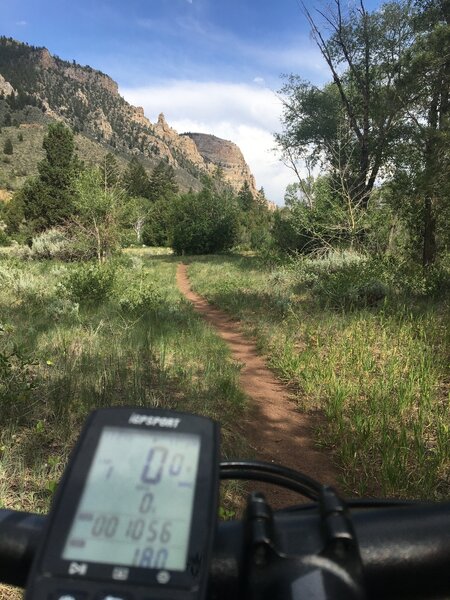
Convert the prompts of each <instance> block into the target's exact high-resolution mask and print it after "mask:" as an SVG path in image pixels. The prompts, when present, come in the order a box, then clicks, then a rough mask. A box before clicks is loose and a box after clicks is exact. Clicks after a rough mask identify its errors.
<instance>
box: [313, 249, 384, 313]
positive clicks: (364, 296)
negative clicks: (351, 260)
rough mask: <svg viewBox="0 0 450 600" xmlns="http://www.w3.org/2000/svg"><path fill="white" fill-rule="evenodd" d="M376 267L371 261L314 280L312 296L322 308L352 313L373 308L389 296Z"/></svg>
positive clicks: (341, 268) (350, 265)
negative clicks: (323, 306) (356, 309)
mask: <svg viewBox="0 0 450 600" xmlns="http://www.w3.org/2000/svg"><path fill="white" fill-rule="evenodd" d="M380 275H381V272H380V268H379V266H378V265H377V264H376V263H375V264H374V263H373V262H371V261H361V262H359V264H356V265H355V264H346V265H343V266H341V267H340V268H339V269H337V270H334V271H332V272H330V273H328V274H326V275H325V273H323V274H322V276H321V277H320V278H319V279H317V280H316V282H315V283H314V284H313V285H312V293H313V295H314V296H315V297H316V298H317V299H318V300H319V302H321V303H322V304H323V305H325V306H329V307H331V308H336V309H355V308H364V307H371V306H376V305H377V304H379V303H380V302H381V301H382V300H383V299H384V298H385V297H386V295H387V294H388V287H387V285H386V284H385V283H384V282H383V281H382V280H381V279H380Z"/></svg>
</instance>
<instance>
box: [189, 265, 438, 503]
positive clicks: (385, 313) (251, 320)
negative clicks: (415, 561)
mask: <svg viewBox="0 0 450 600" xmlns="http://www.w3.org/2000/svg"><path fill="white" fill-rule="evenodd" d="M313 267H314V268H313ZM306 272H307V273H306V275H307V277H306V276H305V265H304V264H297V265H295V264H292V265H290V266H285V267H276V268H273V269H268V268H264V267H262V266H261V264H260V263H259V262H258V261H257V259H255V258H252V257H232V256H230V257H214V258H203V259H199V260H196V261H195V262H193V263H192V264H191V266H190V271H189V273H190V277H191V280H192V282H193V285H194V288H195V289H196V291H197V292H199V293H201V294H203V295H205V296H206V297H207V298H208V299H209V300H210V301H212V302H213V303H215V304H217V305H218V306H220V307H222V308H224V309H225V310H227V311H229V312H230V313H232V314H234V315H235V316H237V317H238V318H240V319H242V320H243V322H244V324H245V326H246V328H247V329H248V331H249V332H250V333H251V334H253V335H255V336H256V337H257V340H258V343H259V344H260V347H261V350H263V351H264V352H266V353H267V354H268V356H269V360H270V363H271V365H272V366H273V367H274V368H275V369H276V370H277V371H278V373H279V374H280V375H281V377H282V378H283V379H284V380H286V381H288V382H289V383H291V384H294V385H295V386H296V387H297V389H298V403H299V406H300V407H301V408H302V409H306V410H317V409H319V410H320V411H322V412H323V413H324V414H325V415H326V424H325V425H324V427H323V429H322V430H321V431H320V432H318V433H319V435H318V438H319V440H320V442H321V443H322V444H324V445H326V446H327V447H329V448H331V449H332V450H333V452H334V456H335V457H336V460H337V462H338V464H339V465H340V467H341V474H342V480H343V483H344V485H345V487H346V489H347V491H348V493H349V494H355V493H356V494H361V495H378V496H379V495H383V496H399V497H415V498H429V499H440V498H444V497H449V496H450V481H449V478H448V477H449V472H450V427H449V424H450V403H449V386H448V384H449V379H450V372H449V368H448V365H449V360H448V359H449V348H450V332H449V329H448V323H449V322H450V319H449V317H450V314H449V312H450V311H449V306H448V303H446V302H444V301H442V300H441V301H439V302H438V301H427V302H425V301H420V300H416V301H412V300H411V299H405V298H402V297H400V296H392V297H388V298H387V299H385V300H384V302H381V303H378V304H377V305H376V306H365V307H360V308H355V309H352V310H350V309H348V308H345V307H340V308H339V309H336V308H329V307H327V306H321V305H320V304H319V303H318V302H317V301H316V300H315V299H314V298H313V297H312V294H311V286H310V285H303V284H304V283H305V281H306V279H307V278H308V277H309V278H311V274H313V275H314V274H315V272H317V265H312V266H311V265H310V268H309V270H308V269H306ZM321 285H322V284H321Z"/></svg>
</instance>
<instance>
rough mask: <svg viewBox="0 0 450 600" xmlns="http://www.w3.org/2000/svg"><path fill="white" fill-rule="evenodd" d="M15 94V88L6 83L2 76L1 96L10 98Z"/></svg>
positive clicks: (0, 82)
mask: <svg viewBox="0 0 450 600" xmlns="http://www.w3.org/2000/svg"><path fill="white" fill-rule="evenodd" d="M13 92H14V93H15V90H14V88H13V86H12V85H11V84H10V83H9V81H6V79H5V78H4V77H3V75H0V94H4V95H5V96H10V95H11V94H12V93H13Z"/></svg>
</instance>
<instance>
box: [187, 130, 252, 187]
mask: <svg viewBox="0 0 450 600" xmlns="http://www.w3.org/2000/svg"><path fill="white" fill-rule="evenodd" d="M183 137H187V138H189V139H191V140H192V141H193V142H194V143H195V145H196V147H197V149H198V151H199V152H200V154H201V156H202V157H203V159H204V160H205V163H206V165H207V168H208V169H209V171H211V172H212V171H215V170H216V169H217V167H219V168H220V169H222V171H223V176H224V179H225V181H227V182H228V183H229V184H230V185H231V186H232V187H233V188H234V189H236V190H239V189H240V188H241V187H242V185H243V184H244V183H245V182H247V183H248V184H249V186H250V189H251V191H252V192H253V194H255V195H256V186H255V178H254V177H253V175H252V173H251V171H250V168H249V166H248V165H247V163H246V162H245V159H244V156H243V154H242V152H241V151H240V149H239V147H238V146H236V144H234V143H233V142H230V141H228V140H223V139H221V138H218V137H216V136H215V135H210V134H206V133H185V134H183Z"/></svg>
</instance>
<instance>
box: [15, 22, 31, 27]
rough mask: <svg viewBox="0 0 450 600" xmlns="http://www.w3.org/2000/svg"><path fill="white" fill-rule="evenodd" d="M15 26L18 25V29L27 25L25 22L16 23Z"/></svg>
mask: <svg viewBox="0 0 450 600" xmlns="http://www.w3.org/2000/svg"><path fill="white" fill-rule="evenodd" d="M16 25H18V26H19V27H25V25H28V22H27V21H17V22H16Z"/></svg>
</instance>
